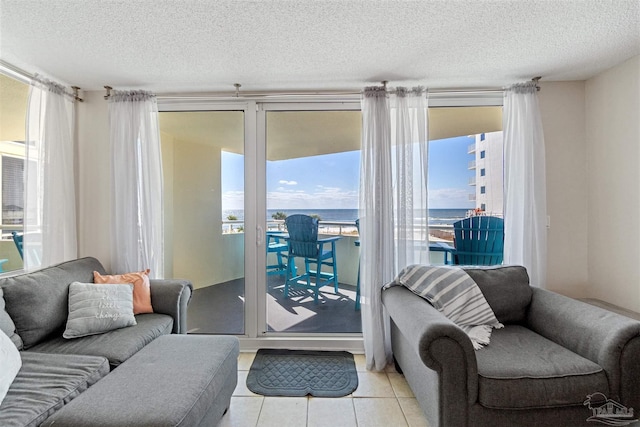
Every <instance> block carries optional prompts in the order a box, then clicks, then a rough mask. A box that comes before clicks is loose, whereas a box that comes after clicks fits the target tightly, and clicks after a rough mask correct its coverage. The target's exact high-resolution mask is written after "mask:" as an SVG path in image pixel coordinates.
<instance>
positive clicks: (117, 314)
mask: <svg viewBox="0 0 640 427" xmlns="http://www.w3.org/2000/svg"><path fill="white" fill-rule="evenodd" d="M135 324H136V319H135V317H134V316H133V285H132V284H130V283H126V284H122V285H115V284H108V285H96V284H93V283H80V282H73V283H72V284H70V285H69V317H68V318H67V327H66V329H65V330H64V333H63V334H62V337H63V338H67V339H71V338H80V337H85V336H87V335H95V334H102V333H104V332H108V331H112V330H114V329H119V328H126V327H127V326H133V325H135Z"/></svg>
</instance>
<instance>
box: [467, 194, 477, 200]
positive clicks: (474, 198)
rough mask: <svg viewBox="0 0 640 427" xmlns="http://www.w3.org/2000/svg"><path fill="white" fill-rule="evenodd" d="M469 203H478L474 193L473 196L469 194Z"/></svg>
mask: <svg viewBox="0 0 640 427" xmlns="http://www.w3.org/2000/svg"><path fill="white" fill-rule="evenodd" d="M469 201H471V202H475V201H476V195H475V193H473V194H472V193H470V194H469Z"/></svg>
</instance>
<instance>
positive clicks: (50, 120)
mask: <svg viewBox="0 0 640 427" xmlns="http://www.w3.org/2000/svg"><path fill="white" fill-rule="evenodd" d="M73 135H74V101H73V99H72V98H71V97H69V96H68V95H67V94H66V93H65V89H64V87H63V86H61V85H59V84H57V83H55V82H52V81H49V80H46V79H43V78H41V77H39V76H36V77H35V78H34V80H33V81H32V83H31V87H30V91H29V101H28V106H27V129H26V138H27V141H26V144H25V145H26V159H25V165H24V168H25V175H24V176H25V182H24V188H25V194H24V199H25V202H24V234H23V254H24V256H23V261H24V268H25V270H33V269H37V268H41V267H46V266H49V265H53V264H57V263H60V262H63V261H68V260H71V259H74V258H76V257H77V231H76V201H75V170H74V140H73Z"/></svg>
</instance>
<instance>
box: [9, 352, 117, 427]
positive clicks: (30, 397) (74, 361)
mask: <svg viewBox="0 0 640 427" xmlns="http://www.w3.org/2000/svg"><path fill="white" fill-rule="evenodd" d="M21 355H22V369H20V372H18V375H17V376H16V378H15V380H14V381H13V384H11V387H10V388H9V393H8V394H7V397H6V398H5V399H4V401H3V402H2V404H1V405H0V426H3V427H14V426H15V427H17V426H20V427H31V426H34V427H35V426H38V425H40V424H41V423H42V422H43V421H44V420H46V419H47V418H48V417H49V416H51V415H52V414H53V413H54V412H56V411H57V410H59V409H60V408H61V407H62V406H63V405H64V404H66V403H69V402H70V401H71V400H72V399H73V398H75V397H76V396H78V395H79V394H80V393H82V392H83V391H85V390H86V389H87V388H88V387H90V386H91V385H93V384H95V383H96V382H97V381H98V380H99V379H100V378H102V377H104V376H105V375H107V374H108V373H109V364H108V362H107V359H105V358H104V357H93V356H77V355H62V354H44V353H35V352H31V351H28V352H22V354H21Z"/></svg>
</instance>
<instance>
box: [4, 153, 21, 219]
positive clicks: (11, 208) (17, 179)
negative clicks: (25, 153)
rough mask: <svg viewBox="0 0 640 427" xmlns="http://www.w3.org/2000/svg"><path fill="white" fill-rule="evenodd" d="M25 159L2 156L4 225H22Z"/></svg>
mask: <svg viewBox="0 0 640 427" xmlns="http://www.w3.org/2000/svg"><path fill="white" fill-rule="evenodd" d="M23 182H24V159H20V158H16V157H9V156H2V224H7V225H9V224H11V225H13V224H22V223H23V218H24V209H23V207H24V185H23Z"/></svg>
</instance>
